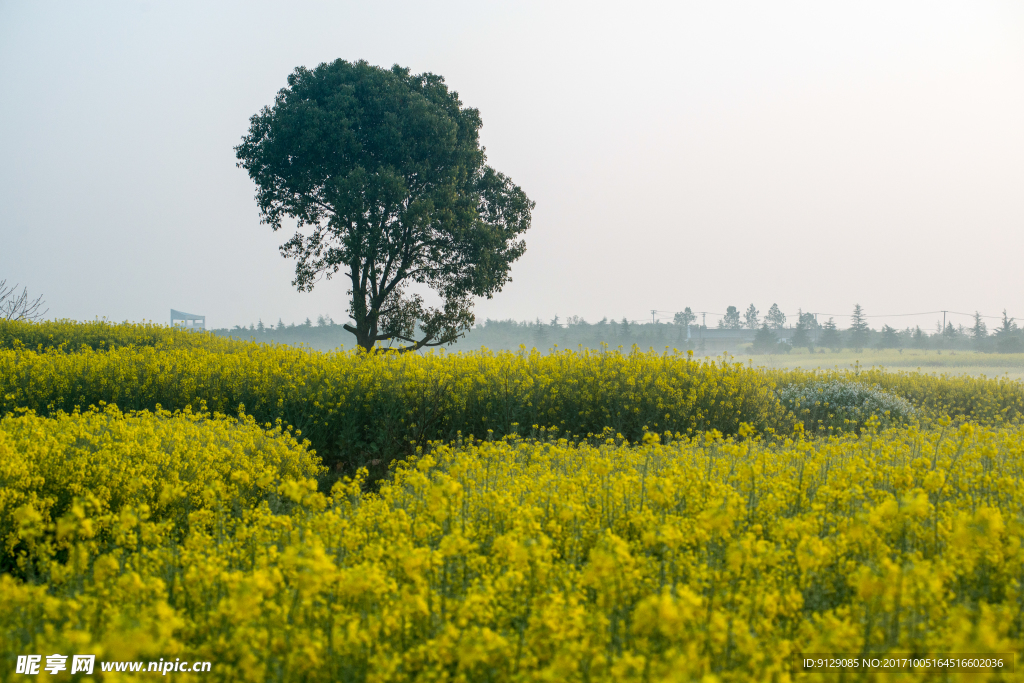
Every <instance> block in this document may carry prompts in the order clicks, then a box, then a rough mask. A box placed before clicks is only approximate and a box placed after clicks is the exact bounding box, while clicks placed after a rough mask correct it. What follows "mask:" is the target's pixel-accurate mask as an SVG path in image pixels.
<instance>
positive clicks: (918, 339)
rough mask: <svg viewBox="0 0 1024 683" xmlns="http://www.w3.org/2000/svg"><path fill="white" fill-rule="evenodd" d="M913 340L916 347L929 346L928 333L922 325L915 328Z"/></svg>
mask: <svg viewBox="0 0 1024 683" xmlns="http://www.w3.org/2000/svg"><path fill="white" fill-rule="evenodd" d="M911 341H912V343H913V345H914V348H915V349H926V348H928V335H926V334H925V333H924V331H923V330H922V329H921V326H920V325H918V326H917V327H915V328H914V333H913V335H912V336H911Z"/></svg>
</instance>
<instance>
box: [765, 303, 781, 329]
mask: <svg viewBox="0 0 1024 683" xmlns="http://www.w3.org/2000/svg"><path fill="white" fill-rule="evenodd" d="M764 320H765V322H767V323H768V325H769V327H771V328H772V329H773V330H781V329H782V327H783V325H785V324H786V314H785V313H783V312H782V310H781V309H780V308H779V305H778V304H772V307H771V308H769V309H768V315H766V316H765V317H764Z"/></svg>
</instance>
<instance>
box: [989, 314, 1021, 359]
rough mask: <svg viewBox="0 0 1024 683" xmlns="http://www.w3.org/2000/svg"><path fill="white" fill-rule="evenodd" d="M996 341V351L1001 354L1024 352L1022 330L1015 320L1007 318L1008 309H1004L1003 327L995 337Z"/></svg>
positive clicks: (997, 331)
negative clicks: (1021, 337)
mask: <svg viewBox="0 0 1024 683" xmlns="http://www.w3.org/2000/svg"><path fill="white" fill-rule="evenodd" d="M993 336H994V337H995V340H996V350H997V351H999V353H1020V352H1021V351H1024V343H1021V339H1020V330H1019V329H1018V328H1017V323H1015V322H1014V321H1013V318H1008V317H1006V309H1005V308H1004V309H1003V322H1002V325H1000V326H999V328H998V329H997V330H996V331H995V334H994V335H993Z"/></svg>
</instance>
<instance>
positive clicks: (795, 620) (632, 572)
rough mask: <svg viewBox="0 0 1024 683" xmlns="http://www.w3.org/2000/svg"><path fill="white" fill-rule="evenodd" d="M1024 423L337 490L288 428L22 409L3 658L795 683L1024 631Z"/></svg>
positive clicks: (541, 455)
mask: <svg viewBox="0 0 1024 683" xmlns="http://www.w3.org/2000/svg"><path fill="white" fill-rule="evenodd" d="M1022 437H1024V431H1022V429H1021V428H1019V427H1001V428H995V427H989V428H982V427H977V426H972V425H969V424H965V425H961V426H960V427H958V428H957V427H954V426H951V425H949V424H948V423H947V424H946V425H944V426H943V425H936V426H935V428H933V429H930V430H928V431H921V430H919V429H917V428H902V429H892V430H889V431H885V432H881V433H874V432H873V431H872V430H870V429H869V430H867V431H866V432H865V433H863V434H862V435H860V436H857V435H846V436H843V437H840V438H835V437H833V438H831V439H827V440H825V439H817V440H809V439H804V438H802V437H801V436H800V433H799V430H798V432H797V433H796V435H795V437H794V438H792V439H785V440H783V441H778V442H768V441H765V440H762V439H760V438H757V437H753V436H752V435H750V434H747V433H746V432H745V433H744V435H743V437H741V438H740V439H738V440H737V439H723V438H721V437H720V436H719V435H717V434H714V433H706V434H701V435H698V436H695V437H693V438H686V437H684V436H681V435H677V436H673V435H663V436H661V437H659V436H657V435H655V434H653V433H651V434H649V436H648V437H647V438H646V439H645V440H644V443H642V444H634V445H629V444H624V443H616V439H614V438H612V439H610V440H609V443H607V444H605V445H597V446H595V445H588V444H577V445H572V444H569V443H568V442H566V441H565V440H557V441H548V442H545V441H537V440H531V441H521V440H501V441H494V442H486V441H485V442H476V443H463V444H454V445H443V444H434V445H432V447H431V448H429V449H428V450H429V452H426V451H424V452H420V453H419V454H418V455H417V456H414V457H413V458H411V459H410V460H409V461H407V462H404V463H401V464H399V465H398V466H397V467H396V468H395V471H394V476H393V479H392V480H391V481H388V482H385V483H383V484H382V485H381V487H380V489H379V491H378V492H377V493H365V492H364V491H363V490H362V488H361V486H360V482H359V481H358V480H355V481H353V480H346V481H342V482H339V483H338V484H336V485H335V487H334V489H333V491H332V492H331V494H330V495H324V494H321V493H318V492H317V490H316V484H315V481H314V480H313V479H312V478H311V476H310V475H312V474H314V473H315V472H314V470H315V465H314V464H312V462H311V460H310V457H309V452H308V450H307V449H306V448H305V447H304V446H303V445H302V444H300V443H299V442H297V441H296V440H295V439H294V438H293V437H291V436H290V435H289V434H288V432H287V430H281V429H279V428H275V429H273V430H270V431H267V430H264V429H261V428H260V427H259V426H257V425H255V424H252V423H251V422H249V421H246V420H242V421H239V420H237V419H228V418H219V419H214V420H209V421H208V422H205V423H203V422H200V420H199V418H197V416H194V415H187V414H186V415H176V416H171V415H167V414H161V415H152V414H140V415H134V416H133V415H129V416H124V415H121V414H120V413H119V412H117V411H116V410H114V409H110V408H108V409H106V410H105V411H103V412H96V411H93V412H88V413H85V414H80V415H71V416H62V417H59V418H56V419H46V418H39V417H36V416H33V415H22V416H11V417H8V418H5V419H4V420H2V422H0V463H3V465H2V467H3V470H2V477H3V481H4V489H3V490H4V492H5V493H4V495H5V498H4V500H3V506H2V507H3V510H4V517H2V519H3V522H2V523H3V525H4V526H3V530H4V534H5V539H4V562H5V565H6V569H7V572H6V573H5V574H4V575H2V576H0V642H2V643H3V650H4V654H5V656H4V658H2V659H0V666H2V667H5V668H4V669H2V670H0V672H2V675H3V677H4V678H5V679H7V678H11V679H12V680H13V679H14V676H13V675H12V674H11V668H10V667H11V664H12V661H13V656H12V655H14V654H18V653H25V652H44V653H50V652H61V653H93V654H97V655H99V656H100V657H103V658H110V659H125V660H132V659H155V658H157V657H163V658H173V657H182V656H187V657H188V658H190V659H204V660H209V661H212V662H214V663H215V664H214V667H213V670H212V672H211V673H210V674H204V675H202V678H203V679H212V680H226V681H231V680H251V681H265V680H283V681H300V680H303V681H307V680H308V681H348V680H352V681H413V680H416V681H423V680H428V681H535V680H536V681H633V680H635V681H688V680H716V679H715V678H711V677H712V676H713V677H717V680H722V681H749V680H779V681H785V680H792V679H794V678H800V677H801V676H805V675H804V674H798V673H797V663H796V659H795V657H794V655H795V654H796V653H800V652H837V653H840V652H844V653H853V654H857V653H865V652H867V653H886V652H912V653H926V652H963V653H975V654H977V653H989V652H993V653H995V652H1003V653H1005V652H1016V651H1019V649H1020V642H1021V626H1022V618H1024V611H1022V605H1024V584H1022V578H1024V548H1022V539H1024V524H1022V517H1021V513H1022V508H1024V493H1022V488H1021V484H1022V477H1024V438H1022ZM64 453H71V454H72V457H71V458H63V457H61V455H62V454H64ZM196 454H199V455H196ZM68 460H70V461H71V462H68ZM104 482H108V483H109V484H110V485H109V486H106V487H104V486H103V483H104ZM175 676H176V677H177V678H178V679H180V680H192V679H191V678H189V677H190V676H193V675H192V674H175ZM194 676H196V678H195V680H199V675H198V674H196V675H194ZM817 676H818V675H817V674H814V675H811V677H810V679H809V680H819V679H818V678H817ZM868 679H869V680H874V679H873V678H872V677H871V676H869V677H868ZM107 680H115V679H114V678H113V677H111V675H109V674H108V679H107ZM821 680H825V679H821ZM828 680H833V679H828ZM878 680H882V679H881V678H879V679H878Z"/></svg>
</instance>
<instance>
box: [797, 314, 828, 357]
mask: <svg viewBox="0 0 1024 683" xmlns="http://www.w3.org/2000/svg"><path fill="white" fill-rule="evenodd" d="M797 321H798V322H797V324H796V331H795V332H794V333H793V346H795V347H798V348H800V347H805V346H806V347H807V348H808V349H809V350H811V351H813V350H814V340H815V339H817V337H818V331H819V330H820V329H821V326H820V325H819V324H818V321H817V320H816V319H815V318H814V314H813V313H804V312H803V310H798V311H797Z"/></svg>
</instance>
